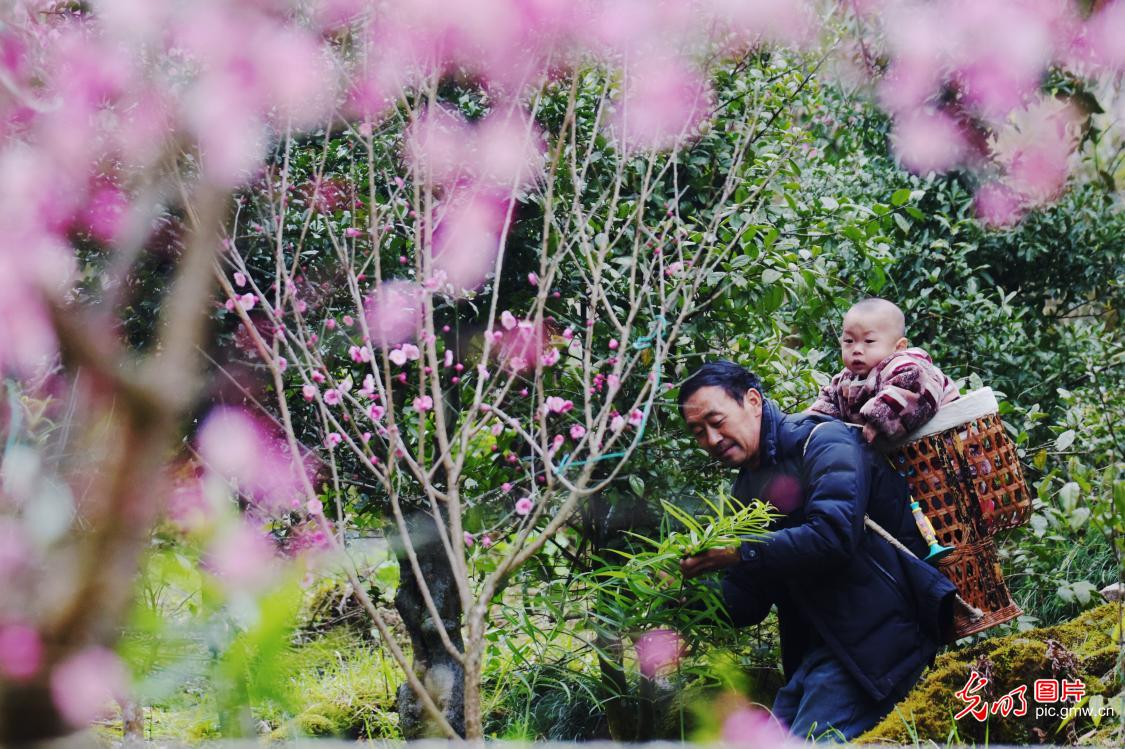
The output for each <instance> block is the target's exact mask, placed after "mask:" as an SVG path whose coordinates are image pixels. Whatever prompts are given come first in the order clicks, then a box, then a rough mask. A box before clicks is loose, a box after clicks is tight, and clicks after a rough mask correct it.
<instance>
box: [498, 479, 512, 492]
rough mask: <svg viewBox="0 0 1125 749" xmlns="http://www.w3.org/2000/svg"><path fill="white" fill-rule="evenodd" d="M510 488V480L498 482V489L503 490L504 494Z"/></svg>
mask: <svg viewBox="0 0 1125 749" xmlns="http://www.w3.org/2000/svg"><path fill="white" fill-rule="evenodd" d="M511 490H512V484H511V483H510V482H508V481H505V482H504V483H503V484H500V491H502V492H504V493H505V494H507V493H508V492H510V491H511Z"/></svg>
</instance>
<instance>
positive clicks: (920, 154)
mask: <svg viewBox="0 0 1125 749" xmlns="http://www.w3.org/2000/svg"><path fill="white" fill-rule="evenodd" d="M891 144H892V146H893V147H894V150H895V153H896V154H897V155H898V158H899V161H901V162H902V165H903V166H904V167H906V168H907V169H909V170H910V171H912V172H915V173H917V174H928V173H930V172H944V171H946V170H949V169H952V168H953V167H955V166H958V165H959V164H960V163H961V162H962V161H963V160H964V159H965V156H966V152H967V146H966V142H965V136H964V134H963V133H962V132H961V128H960V127H959V126H958V124H957V123H956V122H955V121H954V120H953V118H952V117H950V116H949V115H947V114H945V113H943V112H916V113H913V114H908V115H905V116H903V117H902V118H900V119H898V120H896V122H895V124H894V128H893V130H892V131H891Z"/></svg>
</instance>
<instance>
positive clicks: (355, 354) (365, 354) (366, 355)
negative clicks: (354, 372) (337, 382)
mask: <svg viewBox="0 0 1125 749" xmlns="http://www.w3.org/2000/svg"><path fill="white" fill-rule="evenodd" d="M348 356H349V357H350V358H351V360H352V361H354V362H356V363H357V364H363V363H366V362H369V361H371V349H370V348H368V347H367V346H350V347H349V348H348Z"/></svg>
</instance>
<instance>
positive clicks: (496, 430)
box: [491, 421, 504, 437]
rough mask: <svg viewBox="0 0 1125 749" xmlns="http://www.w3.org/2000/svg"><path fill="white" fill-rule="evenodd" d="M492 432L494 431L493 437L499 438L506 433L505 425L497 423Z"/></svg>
mask: <svg viewBox="0 0 1125 749" xmlns="http://www.w3.org/2000/svg"><path fill="white" fill-rule="evenodd" d="M491 431H492V436H493V437H499V436H500V435H501V434H503V433H504V423H503V422H501V421H497V422H496V423H495V424H493V425H492V429H491Z"/></svg>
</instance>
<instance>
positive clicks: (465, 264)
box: [433, 194, 507, 296]
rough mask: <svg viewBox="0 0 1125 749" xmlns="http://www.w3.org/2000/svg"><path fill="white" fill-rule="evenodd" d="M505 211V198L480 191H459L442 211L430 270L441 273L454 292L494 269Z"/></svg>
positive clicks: (476, 282) (462, 290)
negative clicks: (476, 192)
mask: <svg viewBox="0 0 1125 749" xmlns="http://www.w3.org/2000/svg"><path fill="white" fill-rule="evenodd" d="M506 214H507V202H506V201H502V200H497V199H494V198H491V197H488V196H485V195H480V194H472V195H459V196H458V197H457V198H456V199H454V200H453V201H452V202H451V204H450V205H449V206H448V207H447V208H446V210H445V211H444V213H443V214H442V216H441V218H440V220H439V223H438V226H437V229H436V230H435V232H434V247H433V270H434V272H435V273H437V272H442V273H444V274H445V276H446V280H447V282H448V284H449V285H450V287H452V289H453V294H454V296H461V295H463V294H464V293H467V292H469V291H472V290H474V289H476V288H477V287H478V286H480V285H481V284H482V283H484V281H485V279H486V278H488V277H489V276H490V275H491V274H492V273H493V272H494V270H495V263H496V256H497V253H498V252H499V250H500V235H501V231H502V229H503V226H504V223H505V221H506Z"/></svg>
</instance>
